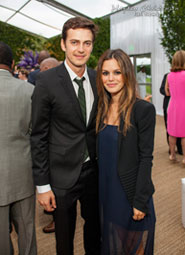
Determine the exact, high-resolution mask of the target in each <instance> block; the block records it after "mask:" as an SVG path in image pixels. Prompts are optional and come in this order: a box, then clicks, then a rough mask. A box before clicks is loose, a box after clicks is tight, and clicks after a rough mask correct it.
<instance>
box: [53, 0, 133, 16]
mask: <svg viewBox="0 0 185 255" xmlns="http://www.w3.org/2000/svg"><path fill="white" fill-rule="evenodd" d="M56 1H57V2H59V3H61V4H63V5H66V6H68V7H69V8H71V9H74V10H76V11H78V12H80V13H83V14H85V15H87V16H89V17H91V18H96V17H102V16H104V15H106V14H109V13H111V12H112V9H113V8H114V9H119V8H122V7H125V6H126V5H125V4H124V3H122V2H121V1H118V0H109V1H107V0H101V1H100V0H93V1H87V0H80V1H74V0H56ZM128 2H129V1H128ZM114 11H115V10H114Z"/></svg>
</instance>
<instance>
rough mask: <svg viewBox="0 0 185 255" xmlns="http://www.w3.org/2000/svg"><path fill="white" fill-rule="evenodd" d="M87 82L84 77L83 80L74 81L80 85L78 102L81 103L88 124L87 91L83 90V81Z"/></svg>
mask: <svg viewBox="0 0 185 255" xmlns="http://www.w3.org/2000/svg"><path fill="white" fill-rule="evenodd" d="M84 80H85V78H84V77H82V78H81V79H74V81H75V82H76V83H77V84H78V86H79V88H78V101H79V103H80V108H81V111H82V115H83V119H84V121H85V123H86V101H85V91H84V88H83V81H84Z"/></svg>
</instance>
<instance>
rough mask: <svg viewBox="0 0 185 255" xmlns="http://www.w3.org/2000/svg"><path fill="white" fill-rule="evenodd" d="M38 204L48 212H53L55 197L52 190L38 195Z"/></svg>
mask: <svg viewBox="0 0 185 255" xmlns="http://www.w3.org/2000/svg"><path fill="white" fill-rule="evenodd" d="M37 198H38V202H39V203H40V205H41V206H43V207H44V209H45V210H46V211H48V212H53V211H54V210H55V208H56V201H55V195H54V193H53V191H52V190H50V191H48V192H44V193H38V195H37Z"/></svg>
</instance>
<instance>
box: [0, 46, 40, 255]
mask: <svg viewBox="0 0 185 255" xmlns="http://www.w3.org/2000/svg"><path fill="white" fill-rule="evenodd" d="M12 67H13V57H12V51H11V49H10V47H9V46H8V45H6V44H5V43H3V42H0V120H1V125H0V254H3V255H9V254H13V248H12V243H11V238H10V229H9V227H10V224H11V222H12V223H13V224H14V227H15V230H16V232H17V234H18V246H19V254H20V255H36V254H37V250H36V238H35V219H34V218H35V193H34V185H33V180H32V163H31V155H30V134H29V133H30V132H29V130H30V118H31V117H30V116H31V95H32V93H33V89H34V86H32V85H31V84H29V83H27V82H25V81H22V80H19V79H16V78H14V77H13V75H12ZM10 219H11V222H10Z"/></svg>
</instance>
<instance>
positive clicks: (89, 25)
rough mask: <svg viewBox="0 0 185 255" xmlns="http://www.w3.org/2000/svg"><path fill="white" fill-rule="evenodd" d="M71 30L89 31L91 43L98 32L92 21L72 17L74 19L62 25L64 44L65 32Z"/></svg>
mask: <svg viewBox="0 0 185 255" xmlns="http://www.w3.org/2000/svg"><path fill="white" fill-rule="evenodd" d="M71 28H72V29H78V28H84V29H89V30H90V31H91V32H92V34H93V42H94V40H95V37H96V34H97V32H98V26H97V25H95V24H94V22H93V21H92V20H89V19H87V18H83V17H74V18H71V19H68V20H67V21H66V22H65V23H64V26H63V29H62V39H63V40H64V42H65V41H66V38H67V31H68V30H69V29H71Z"/></svg>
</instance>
